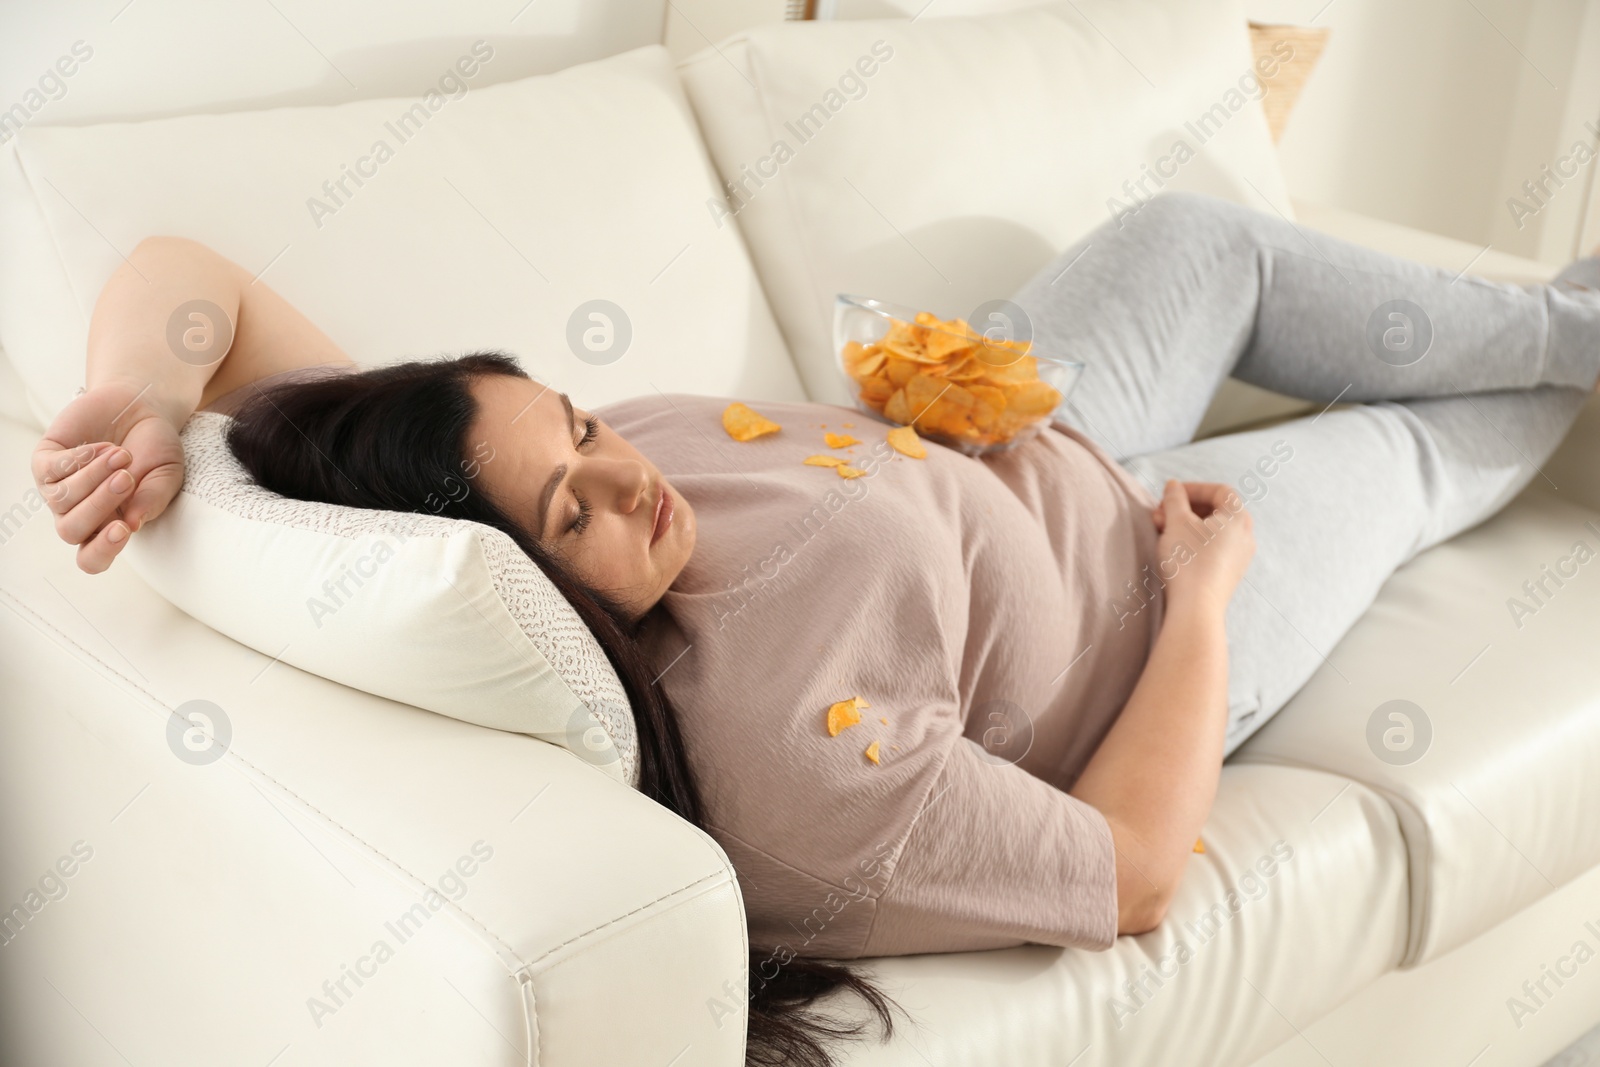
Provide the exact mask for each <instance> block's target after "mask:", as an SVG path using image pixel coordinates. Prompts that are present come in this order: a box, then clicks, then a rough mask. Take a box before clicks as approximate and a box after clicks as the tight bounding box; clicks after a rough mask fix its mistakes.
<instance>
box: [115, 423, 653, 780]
mask: <svg viewBox="0 0 1600 1067" xmlns="http://www.w3.org/2000/svg"><path fill="white" fill-rule="evenodd" d="M231 422H232V420H231V419H230V418H229V417H228V416H226V415H221V414H217V413H215V412H209V411H202V412H199V413H197V414H195V415H194V416H193V417H192V418H190V420H189V421H188V423H187V424H186V425H185V426H184V428H183V435H182V438H183V452H184V460H185V463H186V470H185V474H184V483H183V490H182V491H181V492H180V493H179V494H178V496H177V498H176V499H174V500H173V502H172V504H171V505H170V506H169V507H168V508H167V510H166V512H165V513H164V514H163V515H162V516H161V517H160V518H159V519H157V520H156V521H155V522H153V523H151V524H150V525H148V526H146V527H145V528H144V529H142V530H140V531H139V533H138V535H137V536H135V537H134V538H133V539H132V540H131V541H129V542H128V547H127V549H126V550H125V555H126V556H127V557H128V559H129V562H131V563H132V564H133V567H134V569H135V570H137V571H138V573H139V575H140V577H142V578H143V579H144V580H145V581H146V582H148V583H149V584H150V585H151V586H152V587H153V588H154V589H155V590H156V592H158V593H160V594H161V595H162V596H164V597H166V598H167V599H168V600H170V601H171V602H172V603H174V604H176V605H177V606H178V607H179V608H182V609H183V610H184V611H186V612H188V613H189V614H190V615H193V616H194V617H195V618H197V619H199V620H200V621H201V622H203V623H205V624H206V625H208V626H210V627H211V628H212V629H215V630H218V631H220V632H222V633H224V634H227V635H228V636H229V637H232V638H233V639H234V640H236V641H239V642H242V643H243V644H246V645H249V646H250V647H251V648H253V649H255V650H256V651H257V652H260V653H262V654H263V655H265V656H269V657H272V658H274V659H281V660H282V661H283V662H285V663H289V664H292V665H293V666H296V667H299V668H301V669H302V670H307V671H310V672H312V673H313V674H318V675H321V676H322V677H324V678H331V679H332V680H334V681H336V682H339V683H341V684H343V685H348V686H351V687H352V688H355V689H360V690H364V691H365V692H368V693H376V694H378V695H380V696H385V697H389V698H391V699H393V700H398V701H401V702H403V703H407V704H413V705H416V706H417V707H420V708H426V709H427V710H429V711H434V712H438V713H439V714H441V715H449V716H451V717H452V718H456V719H462V720H464V721H466V722H471V723H476V724H478V725H479V726H487V727H491V728H492V729H496V730H508V731H511V732H513V733H522V734H529V735H531V736H533V737H537V738H540V739H541V740H544V741H549V742H551V743H553V744H557V745H561V746H563V747H565V748H568V749H570V750H572V751H573V752H575V753H576V754H577V755H579V756H580V757H582V758H583V759H584V760H586V761H588V762H589V763H592V764H593V765H595V766H596V767H598V768H600V769H601V770H603V771H605V772H606V773H607V774H609V775H611V776H612V777H613V778H615V779H617V780H618V781H621V782H624V783H626V784H628V785H637V784H638V773H639V760H638V746H637V740H636V736H635V731H634V723H633V715H632V712H631V711H630V709H629V706H628V698H627V694H626V692H625V691H624V690H623V688H622V682H621V680H620V679H619V678H618V677H617V674H616V672H615V671H614V670H613V669H612V667H611V663H610V661H609V660H608V659H607V658H606V655H605V652H604V651H603V650H602V649H601V648H600V645H599V643H598V642H597V641H596V640H595V639H594V636H593V634H591V633H590V632H589V629H588V627H586V626H585V625H584V624H583V621H582V620H581V619H580V618H579V617H578V613H577V612H576V611H574V610H573V608H572V606H571V605H570V604H569V603H567V601H566V600H565V599H564V598H563V597H562V596H561V594H560V593H558V592H557V591H556V588H555V586H554V585H552V584H551V582H550V580H549V579H548V578H546V577H545V575H544V572H543V571H541V570H539V568H538V567H537V566H535V565H534V563H533V561H532V560H530V559H529V558H528V557H527V556H526V555H524V554H523V553H522V551H521V549H519V548H517V546H516V543H515V542H513V541H512V540H511V538H509V537H507V536H506V535H505V534H504V533H501V532H500V531H499V530H495V529H491V528H490V527H487V526H483V525H481V524H479V523H474V522H467V521H465V520H462V519H446V518H441V517H439V516H436V515H421V514H410V513H405V512H394V511H374V510H369V509H364V508H349V507H341V506H338V505H334V504H318V503H310V502H307V501H303V500H292V499H290V498H288V497H282V496H279V495H277V494H276V493H271V492H268V491H267V490H265V489H263V488H261V487H260V486H259V485H257V484H255V482H254V481H253V480H252V479H251V477H250V475H249V474H248V472H246V471H245V469H244V467H243V466H241V465H240V463H239V461H238V460H237V459H235V458H234V455H233V453H232V452H231V451H230V450H229V449H228V445H227V442H226V440H225V438H224V434H225V432H226V430H227V427H228V425H229V424H230V423H231Z"/></svg>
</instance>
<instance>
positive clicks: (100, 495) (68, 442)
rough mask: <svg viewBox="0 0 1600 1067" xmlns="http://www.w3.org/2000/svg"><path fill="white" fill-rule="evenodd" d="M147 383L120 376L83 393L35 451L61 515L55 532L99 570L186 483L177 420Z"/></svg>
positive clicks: (44, 492) (44, 486) (41, 481)
mask: <svg viewBox="0 0 1600 1067" xmlns="http://www.w3.org/2000/svg"><path fill="white" fill-rule="evenodd" d="M147 392H148V386H142V385H141V384H140V383H139V382H137V381H135V380H130V379H120V378H114V379H111V380H108V381H105V382H102V383H100V384H98V385H96V386H95V387H94V388H92V389H89V390H88V391H87V392H84V393H81V394H79V395H78V396H77V397H75V398H74V399H73V401H72V403H70V404H68V405H67V406H66V407H65V408H63V409H62V411H61V414H59V415H57V416H56V418H55V421H53V422H51V424H50V427H49V429H47V430H46V431H45V435H44V437H43V438H42V439H41V440H40V441H39V444H38V446H37V447H36V448H35V449H34V451H33V480H34V484H36V485H37V486H38V488H39V493H40V495H41V496H43V497H44V499H45V503H46V504H48V505H49V508H50V510H51V512H52V513H54V515H55V517H56V533H57V534H58V535H59V536H60V538H61V539H62V540H63V541H66V542H67V543H68V544H72V545H77V546H78V567H79V568H80V569H82V570H84V571H87V572H88V573H90V574H99V573H100V572H101V571H103V570H105V569H106V568H107V567H109V566H111V561H112V560H114V559H115V558H116V557H117V554H118V553H119V552H121V551H122V548H123V546H124V545H126V544H127V543H128V538H129V536H131V535H132V534H133V533H134V532H135V531H137V530H138V529H139V528H140V527H141V526H143V525H144V524H145V523H147V522H149V521H150V520H151V519H153V518H155V517H156V516H157V515H160V514H161V513H162V512H163V511H165V510H166V507H167V505H168V504H170V503H171V502H172V499H173V497H175V496H177V495H178V490H179V489H180V488H182V486H183V446H182V445H181V444H180V443H179V441H178V427H176V426H174V425H173V424H172V422H171V421H170V418H169V417H168V416H166V415H164V414H162V413H161V412H160V411H158V410H157V409H156V407H155V406H154V404H153V403H152V402H151V399H150V397H148V396H147V395H146V394H147Z"/></svg>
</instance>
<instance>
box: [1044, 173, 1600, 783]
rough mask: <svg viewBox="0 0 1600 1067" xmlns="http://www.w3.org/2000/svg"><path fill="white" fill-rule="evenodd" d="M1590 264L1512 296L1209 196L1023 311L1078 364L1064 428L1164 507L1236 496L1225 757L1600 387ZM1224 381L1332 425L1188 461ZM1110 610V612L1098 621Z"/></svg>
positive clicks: (1143, 228)
mask: <svg viewBox="0 0 1600 1067" xmlns="http://www.w3.org/2000/svg"><path fill="white" fill-rule="evenodd" d="M1597 290H1600V259H1583V260H1579V261H1577V262H1576V263H1574V264H1572V265H1571V266H1569V267H1568V268H1567V269H1566V270H1565V271H1563V272H1562V274H1561V276H1560V277H1559V278H1558V279H1557V280H1556V281H1555V282H1554V283H1552V284H1551V285H1548V286H1545V285H1538V286H1528V287H1519V286H1512V285H1504V284H1498V283H1492V282H1486V281H1482V280H1478V279H1474V278H1470V277H1452V276H1451V275H1450V274H1448V273H1445V272H1442V271H1439V270H1435V269H1433V268H1431V267H1425V266H1422V265H1421V264H1418V263H1413V262H1411V261H1408V260H1403V259H1398V258H1395V257H1392V256H1388V255H1384V254H1382V253H1379V252H1374V251H1371V250H1369V249H1365V248H1361V247H1359V246H1357V245H1353V244H1349V243H1346V242H1343V241H1339V240H1336V239H1334V238H1331V237H1328V236H1325V235H1322V234H1318V233H1314V232H1311V231H1307V230H1305V229H1304V228H1303V227H1298V226H1295V225H1294V224H1291V223H1289V222H1288V221H1287V220H1284V219H1282V218H1280V217H1278V216H1276V215H1268V214H1264V213H1261V212H1257V211H1253V210H1251V209H1248V208H1243V207H1239V206H1237V205H1234V204H1231V203H1228V202H1226V201H1222V200H1217V199H1214V198H1211V197H1205V196H1199V195H1195V194H1187V193H1180V194H1166V195H1163V196H1160V197H1157V198H1155V199H1153V200H1151V201H1149V202H1148V203H1146V204H1145V205H1144V206H1143V207H1141V208H1140V209H1139V210H1138V211H1137V213H1136V214H1134V215H1133V216H1132V217H1125V218H1124V219H1122V220H1121V225H1120V226H1119V225H1118V224H1117V223H1116V222H1108V223H1106V224H1105V225H1104V226H1102V227H1100V228H1099V229H1097V230H1096V231H1094V232H1093V233H1091V234H1090V235H1089V236H1088V237H1087V238H1086V239H1084V240H1083V241H1081V242H1079V243H1078V244H1076V245H1074V246H1073V247H1072V248H1069V249H1067V250H1066V252H1064V253H1063V254H1062V255H1061V256H1060V258H1059V259H1057V260H1056V261H1055V262H1054V263H1052V264H1050V265H1049V266H1047V267H1046V268H1045V269H1044V270H1042V271H1040V272H1039V274H1038V275H1036V276H1035V277H1034V278H1033V279H1032V280H1031V281H1029V282H1028V284H1027V285H1026V286H1024V287H1023V289H1022V290H1021V292H1019V293H1018V294H1017V295H1016V296H1015V297H1014V298H1013V300H1014V302H1015V303H1016V304H1019V305H1021V307H1022V309H1023V311H1024V312H1025V314H1026V320H1027V321H1031V326H1032V329H1033V336H1034V340H1035V342H1036V344H1037V345H1038V348H1039V351H1040V352H1041V353H1043V352H1056V353H1060V354H1062V355H1064V356H1066V357H1068V358H1071V359H1077V360H1081V361H1083V362H1084V363H1086V364H1088V368H1087V370H1086V371H1085V373H1084V376H1083V379H1082V381H1081V382H1080V383H1079V385H1078V387H1077V390H1076V391H1075V392H1074V393H1073V395H1072V397H1071V399H1070V406H1069V412H1070V417H1069V418H1068V419H1067V420H1066V421H1068V422H1069V423H1070V424H1071V425H1073V426H1074V427H1075V428H1077V429H1079V430H1081V431H1082V432H1083V433H1085V434H1087V435H1089V437H1090V438H1092V439H1093V440H1095V441H1096V442H1097V443H1099V444H1100V445H1101V446H1102V447H1104V448H1105V449H1106V451H1108V452H1109V453H1110V454H1111V455H1112V456H1114V457H1116V459H1117V460H1118V461H1119V462H1121V463H1122V464H1123V466H1125V467H1126V468H1127V469H1128V470H1129V471H1131V472H1133V473H1134V474H1135V475H1136V476H1137V477H1138V478H1139V479H1140V480H1141V481H1142V482H1144V483H1145V485H1147V486H1148V487H1149V488H1150V490H1151V491H1152V493H1154V494H1156V495H1157V496H1159V495H1160V492H1161V487H1162V484H1163V483H1164V481H1165V480H1166V479H1167V478H1177V479H1179V480H1182V481H1206V482H1226V483H1229V484H1232V485H1234V486H1236V487H1237V488H1238V489H1239V491H1240V493H1241V495H1242V496H1243V497H1244V498H1245V500H1246V502H1247V503H1246V506H1247V507H1248V508H1249V510H1250V512H1251V514H1252V516H1253V518H1254V522H1255V536H1256V545H1257V548H1256V556H1255V558H1254V560H1252V562H1251V564H1250V568H1249V570H1248V571H1247V572H1246V574H1245V578H1244V581H1243V582H1242V583H1241V584H1240V586H1239V589H1238V591H1237V592H1236V593H1235V595H1234V598H1233V601H1232V603H1231V605H1230V607H1229V609H1228V616H1227V631H1228V649H1229V683H1228V702H1229V714H1228V732H1227V742H1226V752H1228V753H1232V752H1233V750H1234V749H1236V748H1237V747H1238V746H1239V745H1240V744H1242V743H1243V742H1244V741H1245V739H1246V738H1247V737H1249V736H1250V734H1252V733H1254V732H1255V731H1256V730H1258V729H1260V728H1261V726H1263V725H1264V724H1265V723H1266V721H1267V720H1268V719H1269V718H1271V716H1272V715H1274V714H1276V713H1277V711H1278V709H1279V708H1281V707H1282V706H1283V705H1284V703H1285V702H1287V701H1288V699H1289V698H1290V697H1291V696H1293V695H1294V693H1295V692H1296V691H1297V690H1298V689H1299V688H1300V687H1301V686H1302V685H1303V684H1304V683H1305V681H1306V679H1308V678H1309V677H1310V676H1311V674H1312V672H1313V671H1314V670H1315V669H1316V668H1317V667H1318V666H1319V665H1320V664H1321V663H1322V662H1323V661H1324V659H1325V657H1326V655H1327V653H1328V652H1329V651H1330V650H1331V649H1332V648H1333V646H1334V645H1335V644H1336V643H1337V642H1338V640H1339V638H1340V637H1341V636H1343V634H1344V633H1345V631H1346V630H1348V629H1349V628H1350V626H1351V625H1352V624H1353V623H1354V622H1355V621H1356V619H1357V618H1358V617H1359V616H1360V615H1361V613H1362V612H1363V611H1364V610H1366V608H1367V607H1368V605H1370V604H1371V603H1372V601H1373V598H1374V597H1375V596H1376V595H1377V592H1378V589H1379V587H1380V586H1381V585H1382V584H1383V582H1384V581H1385V580H1386V579H1387V578H1388V577H1389V575H1390V574H1391V573H1392V572H1393V571H1394V570H1395V568H1397V567H1399V566H1400V565H1401V564H1403V563H1405V562H1406V561H1407V560H1408V559H1410V558H1411V557H1412V556H1413V555H1415V554H1416V553H1418V552H1420V551H1421V550H1423V549H1425V548H1427V547H1429V546H1431V545H1434V544H1437V543H1438V542H1440V541H1443V540H1446V539H1447V538H1449V537H1451V536H1453V535H1455V534H1456V533H1459V532H1460V531H1462V530H1464V529H1466V528H1468V527H1470V526H1473V525H1475V524H1477V523H1479V522H1481V521H1483V520H1484V519H1486V518H1488V517H1489V516H1490V515H1492V514H1494V513H1495V512H1496V511H1497V510H1499V509H1500V508H1501V507H1502V506H1503V505H1505V504H1506V503H1507V502H1508V501H1509V500H1510V499H1511V498H1512V497H1513V496H1515V495H1516V494H1517V493H1518V492H1519V491H1520V490H1521V489H1522V488H1523V487H1524V486H1526V485H1527V484H1528V482H1529V481H1530V480H1531V479H1533V478H1536V477H1540V476H1541V475H1540V473H1539V467H1540V466H1541V465H1542V464H1543V463H1544V461H1545V460H1546V459H1547V458H1548V457H1549V455H1550V454H1551V452H1553V451H1554V450H1555V448H1556V446H1557V445H1558V444H1560V442H1561V439H1562V438H1563V437H1564V436H1565V435H1566V432H1567V430H1568V429H1569V428H1570V426H1571V425H1572V422H1573V419H1574V418H1575V417H1576V415H1577V413H1578V410H1579V408H1580V407H1581V406H1582V405H1583V403H1584V401H1585V399H1586V397H1587V394H1588V392H1589V390H1590V389H1592V388H1593V386H1594V383H1595V380H1596V377H1597V376H1600V291H1597ZM1230 374H1231V375H1232V376H1233V377H1235V378H1239V379H1241V380H1243V381H1246V382H1249V383H1251V384H1253V385H1258V386H1262V387H1264V388H1267V389H1272V390H1275V391H1277V392H1280V393H1285V394H1288V395H1291V396H1296V397H1301V398H1304V399H1306V400H1310V401H1315V402H1318V403H1319V404H1322V405H1332V404H1333V403H1334V402H1335V401H1338V402H1339V403H1341V404H1345V403H1351V402H1359V403H1356V404H1354V406H1351V407H1341V408H1339V409H1337V410H1328V409H1327V408H1324V409H1323V410H1322V412H1320V413H1319V414H1315V415H1308V416H1306V417H1303V418H1298V419H1295V420H1292V421H1290V422H1287V423H1283V424H1280V425H1278V426H1274V427H1272V428H1270V429H1265V430H1258V431H1251V432H1245V433H1234V434H1227V435H1224V436H1219V437H1213V438H1209V439H1207V440H1203V441H1193V437H1194V432H1195V429H1196V427H1197V426H1198V425H1199V423H1200V419H1201V417H1202V415H1204V413H1205V411H1206V408H1207V407H1208V406H1209V404H1210V402H1211V399H1212V395H1213V393H1214V392H1215V391H1216V389H1217V387H1218V385H1219V384H1221V382H1222V381H1223V380H1224V379H1225V378H1226V377H1228V376H1229V375H1230ZM1108 610H1109V609H1108Z"/></svg>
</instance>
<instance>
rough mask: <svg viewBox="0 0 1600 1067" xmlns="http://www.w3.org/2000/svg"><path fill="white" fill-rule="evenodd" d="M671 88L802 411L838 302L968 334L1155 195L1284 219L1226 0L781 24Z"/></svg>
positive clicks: (821, 385)
mask: <svg viewBox="0 0 1600 1067" xmlns="http://www.w3.org/2000/svg"><path fill="white" fill-rule="evenodd" d="M679 71H680V73H681V74H682V76H683V80H684V84H685V87H686V89H687V90H688V94H689V98H690V100H691V102H692V103H693V105H694V108H695V112H696V114H697V116H698V117H699V120H700V127H701V131H702V132H703V134H704V135H705V138H706V143H707V145H708V146H709V148H710V150H711V154H712V158H713V159H714V160H715V162H716V165H717V169H718V171H719V173H720V174H721V175H722V178H723V180H724V182H725V183H728V186H729V187H728V189H727V192H728V198H729V207H728V210H729V211H730V212H731V213H732V217H731V218H730V219H727V220H724V221H726V222H728V223H732V222H737V224H738V225H739V227H740V228H741V229H743V231H744V232H745V234H746V237H747V240H748V242H749V245H750V250H751V255H752V257H753V258H754V260H755V262H756V266H757V269H758V270H759V271H760V274H761V278H762V282H763V283H764V285H765V286H766V290H767V295H768V298H769V299H770V300H771V301H772V305H773V310H774V312H775V314H776V315H777V317H778V322H779V324H780V325H781V326H782V328H783V331H784V335H785V337H786V338H787V340H788V342H789V349H790V352H791V354H792V355H793V356H794V359H795V362H796V364H797V365H798V366H799V368H800V373H801V376H802V378H804V380H805V383H806V387H807V390H808V392H809V393H810V394H811V396H812V398H813V399H818V400H832V401H837V402H844V400H845V398H846V394H845V392H844V382H843V376H842V375H841V374H840V372H839V371H838V370H837V369H836V365H835V355H834V352H833V350H832V343H831V336H830V329H831V327H830V323H831V317H832V304H833V300H834V297H835V295H836V294H837V293H839V292H850V293H857V294H861V295H865V296H872V297H878V298H880V299H884V300H889V301H892V302H894V303H898V304H902V305H909V306H914V307H919V308H926V309H929V310H931V311H934V312H935V313H936V314H939V315H940V316H941V317H949V316H952V315H960V316H963V317H966V316H969V315H970V313H971V312H972V311H973V309H974V308H975V307H977V306H978V305H979V304H980V303H982V302H984V301H988V300H992V299H1004V298H1006V297H1008V296H1010V295H1011V294H1012V293H1013V292H1015V291H1016V289H1018V288H1020V286H1021V284H1022V283H1023V282H1024V281H1026V280H1027V279H1028V278H1029V277H1031V276H1032V275H1033V274H1034V273H1035V272H1036V271H1038V270H1039V269H1040V268H1041V267H1043V266H1044V265H1045V264H1046V263H1047V262H1048V261H1049V260H1050V259H1052V258H1053V257H1054V256H1055V255H1057V254H1058V253H1060V252H1061V251H1062V250H1063V249H1065V248H1066V247H1067V245H1069V244H1070V243H1072V242H1073V241H1074V240H1076V239H1077V238H1079V237H1080V236H1082V235H1083V234H1084V233H1086V232H1087V231H1089V230H1090V229H1092V228H1093V227H1094V226H1096V225H1099V224H1101V223H1103V222H1105V221H1106V220H1107V219H1109V218H1111V217H1113V216H1114V215H1115V214H1117V213H1118V211H1119V210H1123V209H1131V208H1133V207H1135V206H1137V204H1138V203H1140V202H1142V200H1144V199H1147V198H1148V197H1149V196H1151V195H1154V194H1155V193H1156V192H1158V191H1160V190H1162V189H1190V190H1197V191H1201V192H1209V193H1213V194H1215V195H1219V196H1225V197H1228V198H1230V199H1233V200H1236V201H1238V202H1241V203H1246V204H1251V205H1252V206H1255V207H1259V208H1261V209H1263V210H1275V211H1278V212H1281V213H1282V214H1284V215H1285V216H1290V217H1292V214H1293V209H1292V208H1291V207H1290V204H1289V199H1288V195H1287V192H1286V191H1285V187H1284V182H1283V177H1282V174H1281V172H1280V170H1279V167H1278V160H1277V154H1276V152H1275V150H1274V148H1273V145H1272V140H1271V137H1270V135H1269V133H1268V130H1267V125H1266V120H1265V117H1264V115H1263V113H1262V110H1261V106H1260V104H1259V97H1260V95H1261V89H1260V85H1259V82H1257V81H1256V80H1255V66H1254V57H1253V56H1252V54H1251V51H1250V47H1249V42H1248V38H1247V35H1246V20H1245V15H1244V12H1243V10H1242V8H1241V7H1240V5H1239V4H1238V3H1237V2H1236V0H1139V2H1133V3H1130V2H1119V0H1074V2H1070V3H1055V4H1046V5H1044V6H1041V7H1038V8H1033V9H1027V10H1019V11H1012V12H1003V13H1000V14H995V15H988V16H983V17H977V18H964V17H957V18H938V19H934V18H929V19H905V18H897V19H882V20H863V21H836V22H810V23H785V24H780V25H773V26H765V27H758V28H755V29H752V30H749V31H747V32H745V33H742V34H739V35H736V36H735V37H733V38H732V39H730V40H727V41H723V42H721V43H719V44H718V45H717V47H716V48H715V49H707V50H705V51H703V52H701V53H698V54H696V55H694V56H691V57H689V58H688V59H686V60H685V61H683V62H682V63H680V64H679Z"/></svg>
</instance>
